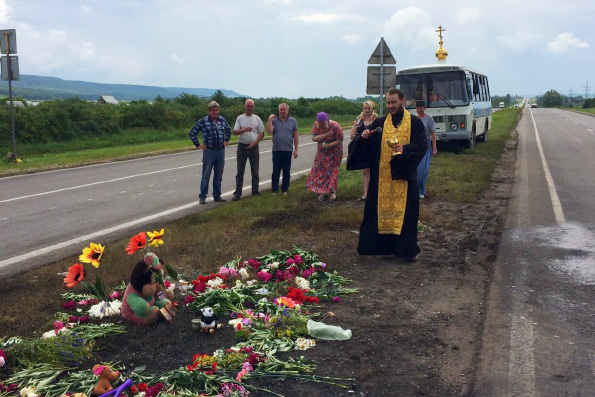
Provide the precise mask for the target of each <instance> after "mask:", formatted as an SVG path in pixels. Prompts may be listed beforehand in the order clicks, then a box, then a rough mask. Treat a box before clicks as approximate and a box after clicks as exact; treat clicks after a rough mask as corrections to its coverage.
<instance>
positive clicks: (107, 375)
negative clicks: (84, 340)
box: [91, 364, 120, 396]
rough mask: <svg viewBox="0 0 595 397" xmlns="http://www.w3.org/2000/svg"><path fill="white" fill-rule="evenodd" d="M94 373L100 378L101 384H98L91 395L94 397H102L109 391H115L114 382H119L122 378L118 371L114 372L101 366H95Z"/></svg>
mask: <svg viewBox="0 0 595 397" xmlns="http://www.w3.org/2000/svg"><path fill="white" fill-rule="evenodd" d="M93 373H94V374H95V375H98V376H99V383H97V385H96V386H95V387H94V388H93V391H92V393H91V394H92V395H94V396H101V395H102V394H105V393H107V392H108V391H112V390H114V388H113V386H112V382H114V381H116V380H118V378H119V377H120V373H119V372H118V371H112V369H111V368H110V367H108V366H106V365H100V364H97V365H95V366H93Z"/></svg>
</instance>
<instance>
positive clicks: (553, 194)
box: [531, 112, 566, 225]
mask: <svg viewBox="0 0 595 397" xmlns="http://www.w3.org/2000/svg"><path fill="white" fill-rule="evenodd" d="M531 119H533V127H534V128H535V139H536V140H537V148H538V149H539V156H540V157H541V165H542V166H543V172H544V174H545V180H546V182H547V186H548V189H549V191H550V198H551V200H552V207H553V209H554V216H555V217H556V223H557V224H558V225H561V224H563V223H564V222H566V219H565V218H564V211H563V210H562V204H561V203H560V197H558V192H557V190H556V185H555V183H554V178H552V174H551V173H550V168H549V167H548V165H547V160H546V159H545V154H544V153H543V147H542V146H541V139H539V131H538V130H537V123H535V117H533V112H531Z"/></svg>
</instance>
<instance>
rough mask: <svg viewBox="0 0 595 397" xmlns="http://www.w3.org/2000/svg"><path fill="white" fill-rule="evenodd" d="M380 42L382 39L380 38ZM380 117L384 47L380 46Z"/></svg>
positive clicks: (382, 101)
mask: <svg viewBox="0 0 595 397" xmlns="http://www.w3.org/2000/svg"><path fill="white" fill-rule="evenodd" d="M381 40H382V38H381ZM378 102H379V103H380V117H382V115H383V113H384V112H383V111H382V107H383V104H384V46H382V45H381V46H380V99H379V101H378Z"/></svg>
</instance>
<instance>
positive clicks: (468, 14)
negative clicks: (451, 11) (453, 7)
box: [454, 8, 481, 24]
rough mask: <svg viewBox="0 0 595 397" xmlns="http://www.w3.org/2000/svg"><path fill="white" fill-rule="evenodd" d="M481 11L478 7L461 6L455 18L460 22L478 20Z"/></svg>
mask: <svg viewBox="0 0 595 397" xmlns="http://www.w3.org/2000/svg"><path fill="white" fill-rule="evenodd" d="M480 17H481V12H480V11H479V9H477V8H461V9H460V10H458V11H457V12H456V13H455V16H454V20H455V22H456V23H458V24H468V23H474V22H478V21H479V19H480Z"/></svg>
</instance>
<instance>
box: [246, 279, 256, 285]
mask: <svg viewBox="0 0 595 397" xmlns="http://www.w3.org/2000/svg"><path fill="white" fill-rule="evenodd" d="M254 283H256V280H248V281H246V284H248V285H254Z"/></svg>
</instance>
